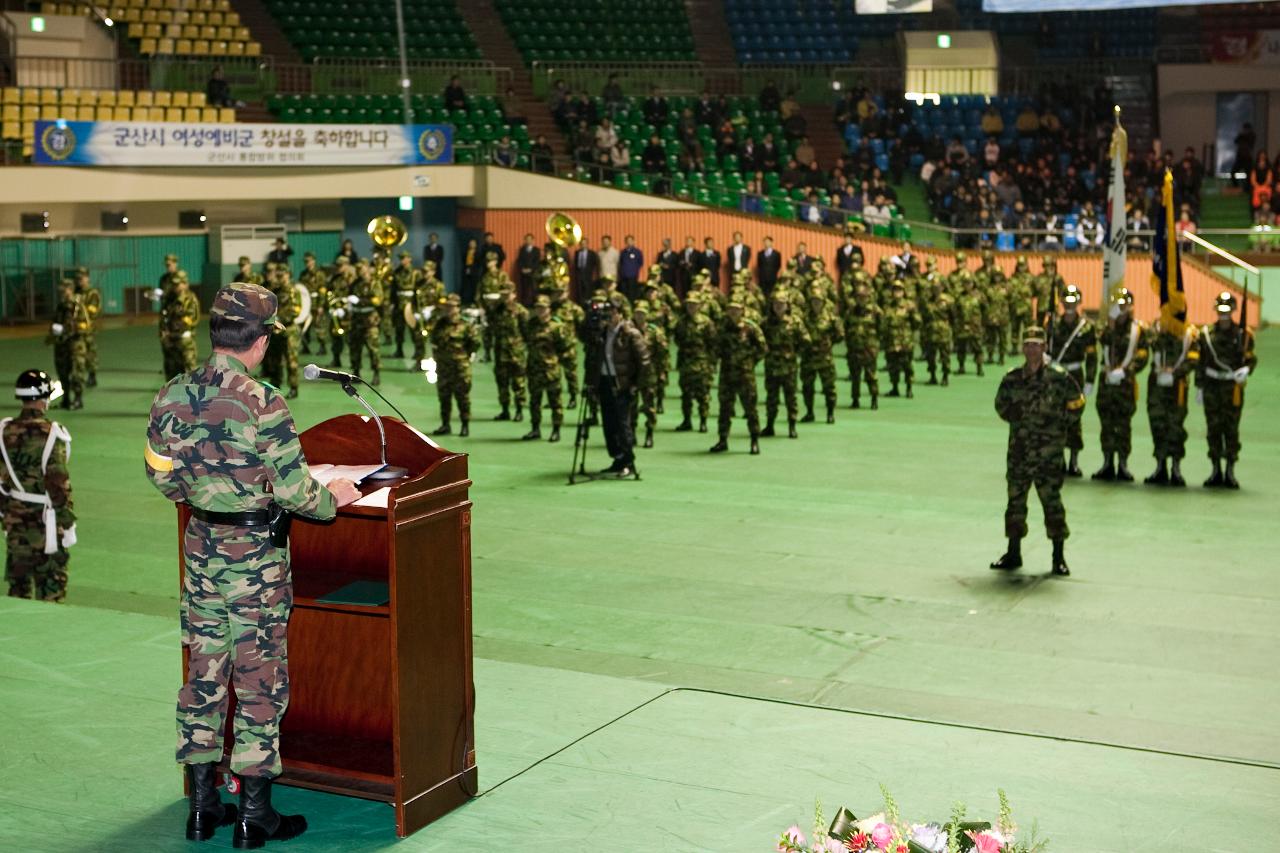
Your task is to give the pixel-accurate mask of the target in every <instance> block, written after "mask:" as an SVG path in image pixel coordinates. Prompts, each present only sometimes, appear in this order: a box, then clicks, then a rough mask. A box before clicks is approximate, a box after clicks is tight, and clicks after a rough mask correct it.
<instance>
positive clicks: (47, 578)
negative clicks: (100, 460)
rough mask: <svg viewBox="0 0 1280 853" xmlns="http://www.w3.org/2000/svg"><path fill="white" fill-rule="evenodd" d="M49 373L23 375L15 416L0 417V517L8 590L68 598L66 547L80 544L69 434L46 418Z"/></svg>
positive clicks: (23, 594) (26, 595)
mask: <svg viewBox="0 0 1280 853" xmlns="http://www.w3.org/2000/svg"><path fill="white" fill-rule="evenodd" d="M56 393H57V388H56V387H55V385H54V382H53V380H51V379H50V378H49V375H48V374H47V373H45V372H44V371H43V370H24V371H23V372H22V373H20V374H18V381H17V382H16V383H15V384H14V389H13V395H14V396H15V397H16V398H17V399H18V402H20V403H21V404H22V410H21V411H20V412H19V413H18V416H17V417H16V418H4V419H3V420H0V455H2V456H3V458H0V463H3V464H2V465H0V519H3V520H4V529H5V543H6V546H7V553H8V558H7V561H6V563H5V573H4V576H5V582H6V583H7V584H8V585H9V595H11V596H13V597H14V598H30V597H31V596H32V593H33V592H34V594H35V597H36V598H37V599H38V600H40V601H62V600H64V599H65V598H66V595H67V562H68V556H67V548H69V547H71V546H72V545H74V544H75V543H76V515H75V508H74V506H73V504H72V501H71V477H70V475H69V474H68V473H67V461H68V460H69V459H70V458H71V434H70V433H69V432H67V430H66V428H65V427H63V426H62V425H60V424H58V423H57V422H56V421H51V420H49V418H48V412H49V402H50V400H51V399H52V398H53V397H54V396H55V395H56Z"/></svg>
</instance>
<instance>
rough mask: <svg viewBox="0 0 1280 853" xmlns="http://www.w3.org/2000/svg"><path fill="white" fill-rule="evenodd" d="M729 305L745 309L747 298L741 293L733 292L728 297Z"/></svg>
mask: <svg viewBox="0 0 1280 853" xmlns="http://www.w3.org/2000/svg"><path fill="white" fill-rule="evenodd" d="M729 307H730V308H739V309H745V308H746V307H747V300H746V299H745V298H743V296H742V294H740V293H735V294H734V295H733V296H731V297H729Z"/></svg>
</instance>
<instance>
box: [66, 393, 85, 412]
mask: <svg viewBox="0 0 1280 853" xmlns="http://www.w3.org/2000/svg"><path fill="white" fill-rule="evenodd" d="M67 396H68V397H70V398H71V408H73V409H83V408H84V392H83V391H73V392H71V393H70V394H68V395H67Z"/></svg>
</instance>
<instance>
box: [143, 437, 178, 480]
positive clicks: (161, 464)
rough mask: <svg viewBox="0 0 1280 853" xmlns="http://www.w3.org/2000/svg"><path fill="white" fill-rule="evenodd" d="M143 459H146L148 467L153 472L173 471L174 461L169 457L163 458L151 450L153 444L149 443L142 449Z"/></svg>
mask: <svg viewBox="0 0 1280 853" xmlns="http://www.w3.org/2000/svg"><path fill="white" fill-rule="evenodd" d="M142 457H143V458H144V459H146V461H147V466H148V467H149V468H151V470H152V471H161V472H164V473H168V472H169V471H172V470H173V459H172V458H170V457H168V456H161V455H160V454H159V453H156V452H155V451H154V450H152V449H151V443H150V442H147V443H145V444H144V445H143V448H142Z"/></svg>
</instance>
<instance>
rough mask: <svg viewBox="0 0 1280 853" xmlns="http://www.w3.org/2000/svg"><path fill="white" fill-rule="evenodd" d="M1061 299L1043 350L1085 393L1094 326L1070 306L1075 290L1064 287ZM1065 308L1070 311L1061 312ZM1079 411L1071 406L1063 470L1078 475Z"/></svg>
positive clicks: (1092, 367) (1094, 368) (1093, 359)
mask: <svg viewBox="0 0 1280 853" xmlns="http://www.w3.org/2000/svg"><path fill="white" fill-rule="evenodd" d="M1062 302H1063V309H1064V313H1063V314H1062V315H1061V316H1059V317H1058V320H1057V321H1056V322H1055V323H1054V324H1053V333H1052V336H1051V337H1050V339H1049V343H1048V348H1047V350H1046V354H1047V355H1048V356H1049V360H1050V362H1051V363H1052V364H1056V365H1057V366H1058V367H1061V368H1062V369H1063V370H1065V371H1066V372H1067V374H1068V375H1069V376H1070V377H1071V378H1072V379H1073V380H1075V383H1076V385H1077V386H1079V387H1080V388H1081V389H1082V390H1083V391H1084V395H1085V396H1086V397H1088V396H1089V394H1090V393H1091V392H1092V391H1093V383H1094V379H1095V377H1097V375H1098V330H1097V329H1096V328H1095V327H1094V325H1093V323H1091V322H1089V320H1088V319H1087V318H1086V317H1083V316H1080V315H1079V314H1077V313H1076V310H1075V308H1074V307H1072V306H1078V305H1079V303H1080V291H1079V290H1077V289H1076V288H1074V287H1068V288H1067V290H1066V292H1065V293H1064V294H1063V295H1062ZM1068 308H1070V309H1071V312H1070V313H1065V311H1066V309H1068ZM1083 415H1084V408H1083V407H1082V408H1079V409H1074V410H1072V412H1071V414H1070V417H1069V418H1068V421H1067V449H1068V450H1069V451H1070V455H1071V458H1070V461H1068V463H1067V473H1068V474H1070V475H1071V476H1073V477H1079V476H1080V467H1079V464H1078V462H1077V459H1078V457H1079V455H1080V451H1081V450H1083V449H1084V432H1083V431H1082V430H1081V426H1080V424H1081V420H1082V418H1083Z"/></svg>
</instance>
